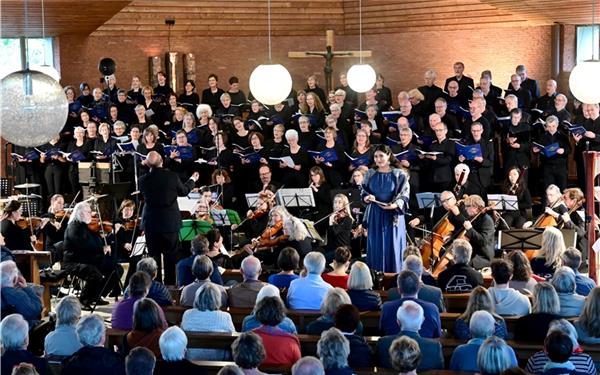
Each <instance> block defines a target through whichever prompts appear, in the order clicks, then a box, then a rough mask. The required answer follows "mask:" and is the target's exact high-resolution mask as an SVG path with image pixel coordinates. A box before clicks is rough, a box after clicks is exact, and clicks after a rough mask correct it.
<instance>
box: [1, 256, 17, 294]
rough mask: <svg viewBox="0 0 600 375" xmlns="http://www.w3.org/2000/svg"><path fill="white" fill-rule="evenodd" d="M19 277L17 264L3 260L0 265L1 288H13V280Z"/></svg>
mask: <svg viewBox="0 0 600 375" xmlns="http://www.w3.org/2000/svg"><path fill="white" fill-rule="evenodd" d="M18 276H19V269H18V268H17V264H16V263H15V262H13V261H12V260H5V261H4V262H2V263H0V280H1V281H0V282H1V283H2V284H1V286H2V288H6V287H9V288H10V287H13V286H15V279H16V278H17V277H18Z"/></svg>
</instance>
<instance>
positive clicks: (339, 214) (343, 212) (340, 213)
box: [333, 209, 348, 224]
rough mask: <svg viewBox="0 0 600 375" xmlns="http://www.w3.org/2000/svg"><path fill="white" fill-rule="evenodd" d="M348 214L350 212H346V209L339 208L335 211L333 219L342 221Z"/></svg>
mask: <svg viewBox="0 0 600 375" xmlns="http://www.w3.org/2000/svg"><path fill="white" fill-rule="evenodd" d="M346 216H348V213H347V212H346V210H343V209H342V210H339V211H337V212H336V213H335V215H334V216H333V221H335V222H336V223H337V224H339V223H341V222H342V220H344V218H345V217H346Z"/></svg>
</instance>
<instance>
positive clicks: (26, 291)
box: [0, 260, 42, 329]
mask: <svg viewBox="0 0 600 375" xmlns="http://www.w3.org/2000/svg"><path fill="white" fill-rule="evenodd" d="M0 282H1V285H0V299H1V303H0V308H1V309H2V316H3V317H4V316H7V315H9V314H20V315H21V316H22V317H23V318H24V319H25V320H26V321H27V324H29V328H30V329H31V328H33V327H34V326H36V325H37V324H38V323H39V321H40V319H41V314H42V301H41V299H40V297H39V296H38V295H37V294H36V293H35V291H34V289H33V287H32V286H29V285H27V282H26V281H25V279H24V278H23V276H21V275H20V274H19V269H18V268H17V264H16V263H15V262H13V261H12V260H7V261H4V262H2V263H0Z"/></svg>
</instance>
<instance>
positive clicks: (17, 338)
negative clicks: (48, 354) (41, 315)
mask: <svg viewBox="0 0 600 375" xmlns="http://www.w3.org/2000/svg"><path fill="white" fill-rule="evenodd" d="M0 340H1V341H2V357H1V358H0V372H2V374H10V373H12V370H13V367H14V366H17V365H18V364H19V363H21V362H26V363H31V364H32V365H33V367H35V370H37V373H39V374H40V375H51V374H52V371H51V370H50V367H49V366H48V362H47V361H46V359H45V358H39V357H36V356H34V355H33V354H32V353H31V352H29V351H27V346H28V345H29V326H28V325H27V321H26V320H25V319H23V317H22V316H21V315H20V314H10V315H8V316H6V317H4V319H2V323H0Z"/></svg>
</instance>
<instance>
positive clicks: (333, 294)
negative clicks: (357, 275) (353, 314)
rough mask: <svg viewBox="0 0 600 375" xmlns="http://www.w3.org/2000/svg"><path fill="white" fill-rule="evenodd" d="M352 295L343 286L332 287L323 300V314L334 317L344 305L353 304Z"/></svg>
mask: <svg viewBox="0 0 600 375" xmlns="http://www.w3.org/2000/svg"><path fill="white" fill-rule="evenodd" d="M351 303H352V301H351V300H350V296H349V295H348V293H347V292H346V291H345V290H344V289H342V288H331V289H329V290H328V291H327V293H325V298H323V302H321V314H323V315H324V316H331V317H333V316H334V315H335V313H336V311H337V310H338V309H339V307H340V306H342V305H347V304H351Z"/></svg>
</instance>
